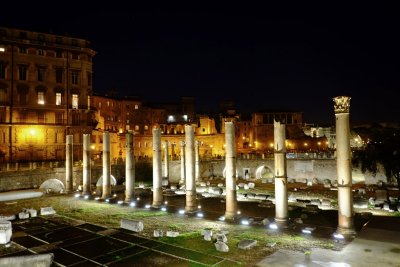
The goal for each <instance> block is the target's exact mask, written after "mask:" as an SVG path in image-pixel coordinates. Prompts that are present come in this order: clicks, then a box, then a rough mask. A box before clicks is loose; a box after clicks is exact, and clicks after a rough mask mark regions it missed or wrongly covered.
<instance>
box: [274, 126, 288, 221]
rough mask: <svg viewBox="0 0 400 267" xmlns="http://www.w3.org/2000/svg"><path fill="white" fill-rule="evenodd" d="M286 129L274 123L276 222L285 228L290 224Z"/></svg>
mask: <svg viewBox="0 0 400 267" xmlns="http://www.w3.org/2000/svg"><path fill="white" fill-rule="evenodd" d="M285 128H286V127H285V124H282V123H281V122H278V121H274V156H275V160H274V163H275V222H276V223H277V224H278V225H280V226H283V227H284V226H286V225H287V222H288V195H287V168H286V145H285V140H286V133H285Z"/></svg>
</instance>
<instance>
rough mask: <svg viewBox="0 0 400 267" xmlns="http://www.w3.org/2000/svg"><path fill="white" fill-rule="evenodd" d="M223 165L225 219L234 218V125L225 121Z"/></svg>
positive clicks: (235, 211)
mask: <svg viewBox="0 0 400 267" xmlns="http://www.w3.org/2000/svg"><path fill="white" fill-rule="evenodd" d="M225 167H226V210H225V219H226V220H234V219H235V217H236V216H237V200H236V140H235V125H234V123H233V122H231V121H229V122H225Z"/></svg>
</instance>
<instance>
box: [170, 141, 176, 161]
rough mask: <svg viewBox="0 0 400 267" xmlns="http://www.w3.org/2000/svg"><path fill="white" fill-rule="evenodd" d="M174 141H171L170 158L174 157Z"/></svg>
mask: <svg viewBox="0 0 400 267" xmlns="http://www.w3.org/2000/svg"><path fill="white" fill-rule="evenodd" d="M175 145H176V144H175V143H171V160H174V159H175Z"/></svg>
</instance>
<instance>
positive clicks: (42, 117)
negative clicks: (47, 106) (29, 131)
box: [37, 112, 46, 123]
mask: <svg viewBox="0 0 400 267" xmlns="http://www.w3.org/2000/svg"><path fill="white" fill-rule="evenodd" d="M37 116H38V123H46V118H45V115H44V112H38V113H37Z"/></svg>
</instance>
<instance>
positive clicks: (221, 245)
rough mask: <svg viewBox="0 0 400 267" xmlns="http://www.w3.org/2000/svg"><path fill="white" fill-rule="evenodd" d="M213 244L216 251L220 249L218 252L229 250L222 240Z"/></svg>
mask: <svg viewBox="0 0 400 267" xmlns="http://www.w3.org/2000/svg"><path fill="white" fill-rule="evenodd" d="M214 245H215V249H216V250H217V251H220V252H229V247H228V245H227V244H225V243H224V242H221V241H217V242H216V243H214Z"/></svg>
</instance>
